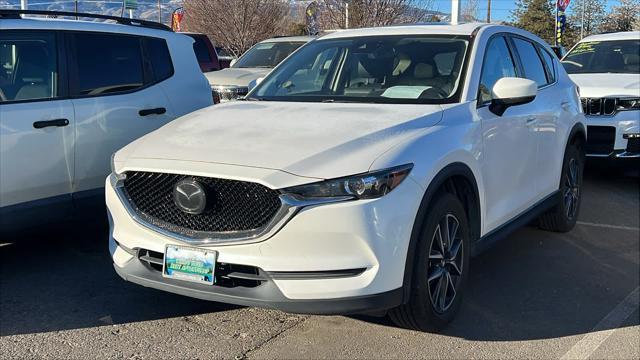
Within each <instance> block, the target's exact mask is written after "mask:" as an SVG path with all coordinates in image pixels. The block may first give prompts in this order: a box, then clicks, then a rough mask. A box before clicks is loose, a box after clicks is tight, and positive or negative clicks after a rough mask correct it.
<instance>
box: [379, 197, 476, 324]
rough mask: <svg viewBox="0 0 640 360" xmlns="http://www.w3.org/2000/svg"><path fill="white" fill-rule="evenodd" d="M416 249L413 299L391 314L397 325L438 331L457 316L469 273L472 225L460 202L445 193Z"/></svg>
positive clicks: (428, 217)
mask: <svg viewBox="0 0 640 360" xmlns="http://www.w3.org/2000/svg"><path fill="white" fill-rule="evenodd" d="M418 241H419V242H418V244H417V246H416V253H415V254H409V255H410V256H411V255H412V256H415V257H416V258H415V260H414V269H413V275H412V283H411V297H410V299H409V301H408V302H407V303H406V304H403V305H400V306H398V307H397V308H394V309H392V310H390V311H389V317H390V318H391V320H392V321H393V322H394V323H396V324H397V325H398V326H401V327H404V328H409V329H414V330H421V331H435V330H439V329H440V328H442V327H443V326H445V325H446V324H448V323H449V322H450V321H451V320H452V319H453V318H454V316H455V314H456V312H457V311H458V308H459V307H460V302H461V299H462V292H463V290H464V285H465V282H466V279H467V274H468V272H469V252H470V249H469V225H468V221H467V217H466V213H465V211H464V207H463V206H462V203H460V200H458V198H457V197H455V196H454V195H452V194H449V193H446V194H443V195H442V196H440V197H438V198H437V199H436V200H435V201H434V203H433V205H432V206H431V210H430V211H429V213H428V215H427V219H426V221H425V223H424V226H423V229H422V232H421V236H420V238H419V240H418Z"/></svg>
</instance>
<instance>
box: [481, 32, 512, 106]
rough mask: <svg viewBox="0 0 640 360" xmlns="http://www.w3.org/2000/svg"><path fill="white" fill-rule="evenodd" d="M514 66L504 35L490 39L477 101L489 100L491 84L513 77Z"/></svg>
mask: <svg viewBox="0 0 640 360" xmlns="http://www.w3.org/2000/svg"><path fill="white" fill-rule="evenodd" d="M515 76H516V67H515V65H514V63H513V58H512V57H511V53H510V52H509V48H508V47H507V43H506V41H505V39H504V37H502V36H500V37H496V38H493V39H491V41H490V42H489V44H488V45H487V50H486V52H485V57H484V62H483V64H482V73H481V77H480V88H479V91H478V92H479V94H478V101H479V103H480V104H484V103H487V102H489V101H491V89H493V85H495V83H496V82H497V81H498V80H500V79H502V78H503V77H515Z"/></svg>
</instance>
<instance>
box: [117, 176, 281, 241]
mask: <svg viewBox="0 0 640 360" xmlns="http://www.w3.org/2000/svg"><path fill="white" fill-rule="evenodd" d="M185 179H191V180H195V181H197V182H198V183H200V185H202V187H203V188H204V189H205V192H206V196H207V207H206V208H205V209H204V211H203V212H202V213H200V214H189V213H186V212H184V211H182V210H181V209H180V208H179V207H178V206H177V205H176V204H175V201H174V198H173V191H174V187H175V185H176V183H178V182H179V181H181V180H185ZM123 189H124V193H125V196H126V198H127V199H128V201H129V202H130V205H131V207H132V208H133V210H134V211H135V212H136V213H137V214H138V215H139V216H140V217H141V218H142V220H144V221H146V222H148V223H150V224H152V225H155V226H157V227H160V228H163V229H166V230H168V231H170V232H174V233H178V234H182V235H186V236H189V237H199V236H198V235H202V234H201V233H205V234H208V235H214V236H212V237H215V233H218V234H220V233H229V232H251V231H259V230H260V229H263V228H265V227H266V226H267V225H268V224H269V222H270V221H271V220H272V219H273V218H274V217H275V215H276V214H277V213H278V210H279V209H280V207H281V205H282V203H281V201H280V198H279V193H278V192H277V191H276V190H271V189H269V188H267V187H265V186H263V185H260V184H256V183H252V182H245V181H236V180H228V179H217V178H208V177H199V176H188V175H177V174H164V173H153V172H142V171H131V172H127V173H126V178H125V180H124V185H123ZM200 237H201V236H200Z"/></svg>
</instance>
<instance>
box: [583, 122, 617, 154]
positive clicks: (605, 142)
mask: <svg viewBox="0 0 640 360" xmlns="http://www.w3.org/2000/svg"><path fill="white" fill-rule="evenodd" d="M615 141H616V128H614V127H613V126H588V127H587V149H586V150H587V154H593V155H608V154H611V152H613V145H614V143H615Z"/></svg>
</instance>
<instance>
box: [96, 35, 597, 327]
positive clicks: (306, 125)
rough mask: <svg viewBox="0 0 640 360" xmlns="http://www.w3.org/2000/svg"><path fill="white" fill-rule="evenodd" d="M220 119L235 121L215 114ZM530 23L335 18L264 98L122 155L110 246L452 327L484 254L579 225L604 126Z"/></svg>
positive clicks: (273, 291) (164, 283)
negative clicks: (363, 25)
mask: <svg viewBox="0 0 640 360" xmlns="http://www.w3.org/2000/svg"><path fill="white" fill-rule="evenodd" d="M213 119H215V121H212V120H213ZM583 120H584V116H583V114H582V112H581V110H580V100H579V98H578V94H577V89H576V86H575V85H574V84H573V82H572V81H571V80H570V79H569V77H568V76H567V74H566V73H565V71H564V69H563V68H562V67H561V66H560V64H559V62H558V60H556V58H555V56H554V55H553V53H552V52H551V49H550V48H549V47H548V46H547V45H546V44H545V43H544V42H543V41H542V40H540V39H538V38H537V37H535V36H533V35H531V34H529V33H528V32H525V31H522V30H518V29H515V28H511V27H506V26H497V25H488V24H464V25H455V26H452V25H415V26H396V27H384V28H375V29H360V30H349V31H341V32H336V33H332V34H329V35H326V36H324V37H323V38H321V39H319V40H316V41H313V42H311V43H309V44H307V45H306V46H304V47H302V48H301V49H300V50H299V51H297V52H296V53H295V54H294V55H292V56H291V57H289V58H288V59H287V60H285V61H284V62H283V63H282V64H281V65H280V66H278V67H277V68H276V69H275V70H274V71H272V72H271V73H270V74H269V75H268V76H267V77H266V78H265V79H264V81H262V82H261V83H260V84H259V85H258V86H257V87H256V88H255V89H253V90H252V91H251V92H250V93H249V94H248V97H247V99H246V100H245V101H239V102H233V103H227V104H222V105H220V106H215V107H212V108H207V109H203V110H200V111H197V112H195V113H193V114H190V115H187V116H185V117H182V118H181V119H178V120H176V121H175V122H172V123H171V124H169V125H167V126H165V127H163V128H162V129H160V130H159V131H156V132H154V133H153V134H150V135H148V136H145V137H142V138H141V139H139V140H137V141H135V142H133V143H131V144H130V145H128V146H126V147H125V148H123V149H122V150H120V151H118V152H117V153H116V155H115V158H114V161H113V174H112V175H111V176H110V177H109V178H108V179H107V184H106V185H107V188H108V190H107V194H106V201H107V205H108V208H109V213H110V218H111V232H110V237H109V242H110V246H109V247H110V251H111V254H112V257H113V261H114V267H115V269H116V271H117V272H118V274H120V276H122V277H123V278H124V279H126V280H128V281H132V282H134V283H138V284H141V285H144V286H148V287H153V288H157V289H162V290H165V291H170V292H173V293H178V294H183V295H187V296H192V297H196V298H201V299H208V300H213V301H221V302H228V303H234V304H241V305H250V306H263V307H270V308H278V309H283V310H286V311H291V312H302V313H318V314H338V313H353V312H365V311H376V310H388V311H389V314H390V315H391V318H392V319H393V320H394V321H395V322H397V323H398V324H399V325H401V326H405V327H409V328H414V329H421V330H426V329H434V328H439V327H441V326H443V325H444V324H446V323H447V322H449V321H450V320H451V319H452V318H453V316H454V315H455V313H456V310H457V309H458V307H459V305H460V301H461V298H462V295H463V292H464V289H465V286H464V284H465V281H466V280H467V279H468V278H469V274H470V269H469V258H470V256H471V255H472V254H475V253H478V252H479V251H481V250H482V249H485V248H487V247H488V246H490V245H491V244H492V243H494V242H495V241H496V240H498V239H499V238H501V237H502V236H504V235H505V234H507V233H508V232H509V231H510V230H513V229H514V228H516V227H517V226H520V225H522V224H525V223H528V222H530V221H531V220H533V219H535V218H536V217H538V216H541V217H540V226H541V227H542V228H544V229H548V230H553V231H569V230H570V229H571V228H572V227H573V226H574V224H575V222H576V218H577V215H578V209H579V205H580V196H581V180H582V168H583V162H584V143H585V141H586V131H585V130H586V129H585V127H584V124H583Z"/></svg>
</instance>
